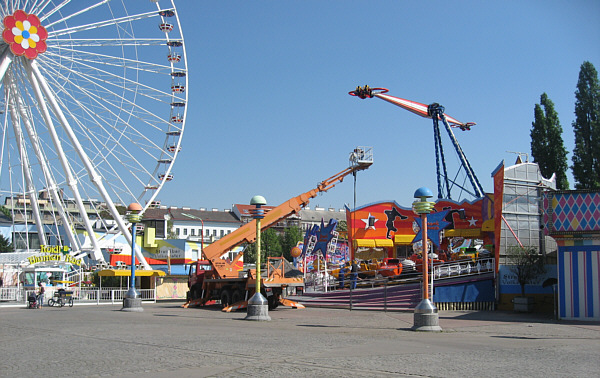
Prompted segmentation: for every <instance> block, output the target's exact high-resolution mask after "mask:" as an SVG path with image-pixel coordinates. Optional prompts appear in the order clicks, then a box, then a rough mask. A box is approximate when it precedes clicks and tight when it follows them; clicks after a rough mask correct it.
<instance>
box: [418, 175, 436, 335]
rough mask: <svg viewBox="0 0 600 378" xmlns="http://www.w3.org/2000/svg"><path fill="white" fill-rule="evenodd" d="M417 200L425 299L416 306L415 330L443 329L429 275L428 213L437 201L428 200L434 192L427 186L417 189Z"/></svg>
mask: <svg viewBox="0 0 600 378" xmlns="http://www.w3.org/2000/svg"><path fill="white" fill-rule="evenodd" d="M414 197H415V198H419V199H420V200H419V201H415V202H413V204H412V208H413V211H414V213H415V214H417V215H419V216H420V217H421V231H420V233H421V244H422V245H423V299H422V300H421V302H419V304H418V305H417V307H415V313H414V324H413V327H412V329H413V330H414V331H441V330H442V328H441V327H440V326H439V315H438V309H437V307H435V304H433V302H432V301H430V300H429V277H428V271H429V266H428V262H427V259H428V251H427V239H428V235H427V214H429V213H431V211H432V210H433V207H434V206H435V202H430V201H427V198H431V197H433V193H431V190H429V189H428V188H426V187H421V188H419V189H417V190H416V191H415V195H414Z"/></svg>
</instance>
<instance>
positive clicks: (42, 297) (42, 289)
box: [37, 282, 46, 308]
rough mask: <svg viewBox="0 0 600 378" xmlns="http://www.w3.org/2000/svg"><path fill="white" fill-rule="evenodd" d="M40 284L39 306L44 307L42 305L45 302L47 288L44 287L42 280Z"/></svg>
mask: <svg viewBox="0 0 600 378" xmlns="http://www.w3.org/2000/svg"><path fill="white" fill-rule="evenodd" d="M38 286H39V287H40V288H39V290H38V295H37V305H38V308H42V305H43V304H44V293H45V292H46V289H45V288H44V285H43V284H42V283H41V282H40V283H39V284H38Z"/></svg>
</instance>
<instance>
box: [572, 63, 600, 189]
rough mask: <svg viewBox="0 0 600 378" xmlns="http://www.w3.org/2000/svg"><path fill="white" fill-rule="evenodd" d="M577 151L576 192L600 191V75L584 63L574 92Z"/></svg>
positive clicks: (590, 64)
mask: <svg viewBox="0 0 600 378" xmlns="http://www.w3.org/2000/svg"><path fill="white" fill-rule="evenodd" d="M575 98H576V102H575V121H573V131H574V133H575V149H574V150H573V165H572V167H571V168H572V170H573V177H574V178H575V188H576V189H600V84H599V82H598V71H596V68H595V67H594V65H593V64H592V63H590V62H583V64H582V65H581V68H580V70H579V80H578V81H577V90H576V91H575Z"/></svg>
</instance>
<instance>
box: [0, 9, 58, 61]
mask: <svg viewBox="0 0 600 378" xmlns="http://www.w3.org/2000/svg"><path fill="white" fill-rule="evenodd" d="M46 38H48V32H47V31H46V29H45V28H44V27H43V26H42V25H41V21H40V19H39V18H38V16H36V15H34V14H27V13H25V12H24V11H22V10H18V11H16V12H15V13H14V14H13V15H12V16H6V17H4V31H3V32H2V39H4V41H5V42H6V43H8V44H9V45H10V50H11V51H12V52H13V54H15V55H17V56H21V55H25V56H26V57H28V58H29V59H35V58H36V57H37V56H38V54H40V53H43V52H45V51H46V47H47V46H46Z"/></svg>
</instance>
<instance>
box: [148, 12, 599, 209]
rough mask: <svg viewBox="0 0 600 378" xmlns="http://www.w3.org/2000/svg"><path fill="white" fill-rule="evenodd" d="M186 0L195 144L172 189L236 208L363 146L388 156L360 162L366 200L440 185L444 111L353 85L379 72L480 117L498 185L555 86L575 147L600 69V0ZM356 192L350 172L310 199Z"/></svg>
mask: <svg viewBox="0 0 600 378" xmlns="http://www.w3.org/2000/svg"><path fill="white" fill-rule="evenodd" d="M176 5H177V7H178V13H179V17H180V21H181V24H182V28H183V32H184V36H185V40H186V48H187V59H188V69H189V80H190V82H189V107H188V118H187V123H186V130H185V134H184V140H183V144H182V145H183V150H182V152H181V154H180V155H179V158H178V160H177V162H176V164H175V166H174V169H173V173H174V175H175V179H174V180H173V181H172V182H171V183H170V184H169V185H167V186H165V188H164V189H163V191H162V192H161V193H160V195H159V199H160V200H161V201H162V203H163V204H167V205H170V206H191V207H195V208H199V207H205V208H218V209H221V210H222V209H225V208H230V207H231V205H232V204H235V203H248V202H249V201H250V199H251V198H252V196H254V195H256V194H261V195H263V196H264V197H265V198H266V199H267V201H268V203H269V205H278V204H280V203H282V202H284V201H286V200H287V199H289V198H290V197H293V196H296V195H298V194H300V193H302V192H305V191H308V190H310V189H312V188H314V187H315V186H316V184H317V183H318V182H319V181H321V180H323V179H325V178H327V177H329V176H331V175H333V174H334V173H336V172H338V171H341V170H342V169H344V168H346V167H347V165H348V154H349V152H350V151H351V150H352V149H353V148H354V147H355V146H359V145H362V146H371V147H373V149H374V164H373V166H372V167H371V168H370V169H368V170H367V171H364V172H360V173H359V174H358V178H357V190H356V197H357V205H358V206H361V205H364V204H368V203H372V202H376V201H382V200H395V201H397V202H398V203H400V204H401V205H405V206H410V203H411V202H412V201H413V193H414V191H415V189H417V188H418V187H421V186H428V187H429V188H431V189H432V191H433V192H434V193H436V185H437V184H436V176H435V155H434V146H433V133H432V122H431V120H428V119H425V118H421V117H418V116H416V115H414V114H412V113H409V112H407V111H406V110H403V109H401V108H398V107H395V106H393V105H391V104H388V103H386V102H384V101H382V100H379V99H367V100H359V99H357V98H355V97H351V96H348V94H347V93H348V91H350V90H353V89H354V88H355V87H356V86H357V85H365V84H368V85H370V86H375V87H386V88H389V90H390V92H389V94H390V95H393V96H397V97H401V98H406V99H409V100H413V101H418V102H422V103H425V104H429V103H432V102H438V103H440V104H442V105H444V106H445V108H446V113H447V114H449V115H451V116H453V117H454V118H456V119H458V120H460V121H463V122H467V121H472V122H476V123H477V126H475V127H473V128H472V130H471V131H468V132H462V131H460V130H455V134H456V136H457V138H458V140H459V142H460V144H461V146H462V148H463V150H464V152H465V153H466V155H467V158H468V159H469V161H470V163H471V165H472V166H473V169H474V170H475V172H476V174H477V176H478V177H479V180H480V182H481V184H482V185H483V187H484V189H485V191H486V192H491V191H492V190H493V186H492V179H491V177H490V175H491V172H492V171H493V170H494V169H495V168H496V167H497V166H498V164H499V163H500V162H501V161H502V160H503V159H504V160H505V162H506V165H512V164H513V163H514V161H515V159H516V157H517V156H516V155H515V154H512V153H508V152H506V151H519V152H526V153H529V152H530V137H529V133H530V129H531V122H532V121H533V109H534V105H535V104H536V103H538V102H539V101H540V95H541V94H542V93H543V92H546V93H547V94H548V96H549V97H550V99H551V100H552V101H553V102H554V104H555V109H556V111H557V112H558V115H559V118H560V121H561V125H562V127H563V130H564V133H563V139H564V141H565V146H566V148H567V150H569V151H571V150H572V148H573V139H574V138H573V129H572V127H571V122H572V121H573V120H574V114H573V112H574V104H575V96H574V92H575V89H576V84H577V78H578V73H579V69H580V66H581V64H582V63H583V62H584V61H586V60H587V61H590V62H592V64H594V66H595V67H596V69H600V28H599V27H598V17H599V16H600V2H598V1H591V0H590V1H583V0H580V1H569V2H566V1H500V2H489V1H453V2H448V1H425V2H423V1H316V0H314V1H313V0H305V1H253V2H250V1H189V0H188V1H178V2H176ZM447 142H448V141H447V140H445V141H444V148H445V149H446V151H447V153H446V155H447V158H448V159H449V160H450V159H454V154H451V146H450V144H449V143H447ZM450 156H451V157H450ZM570 159H571V154H569V164H571V160H570ZM570 179H571V187H573V181H572V176H570ZM353 196H354V191H353V183H352V179H351V177H349V178H348V179H346V180H345V181H344V182H343V183H341V184H339V185H338V186H337V187H335V188H333V189H331V190H330V191H329V192H327V193H326V194H324V195H322V196H318V197H317V198H315V199H313V200H312V201H311V203H310V206H312V207H315V206H321V207H335V208H342V207H343V204H344V203H349V204H352V203H353Z"/></svg>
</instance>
